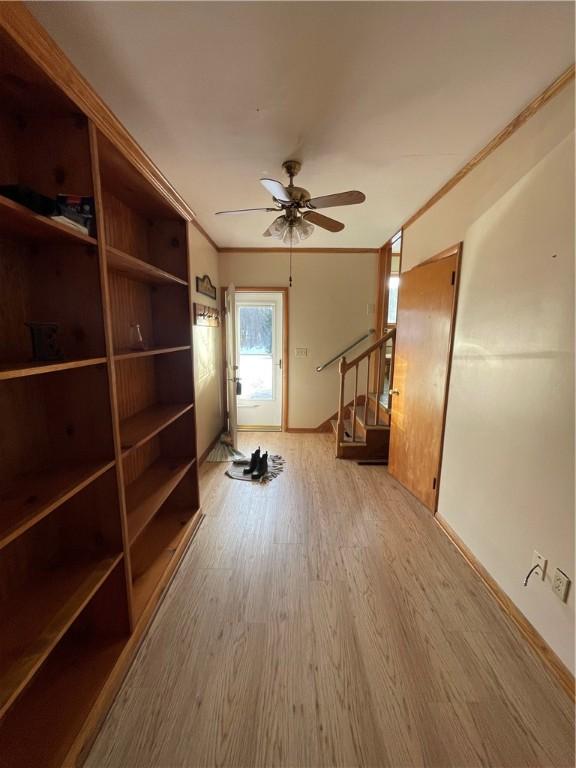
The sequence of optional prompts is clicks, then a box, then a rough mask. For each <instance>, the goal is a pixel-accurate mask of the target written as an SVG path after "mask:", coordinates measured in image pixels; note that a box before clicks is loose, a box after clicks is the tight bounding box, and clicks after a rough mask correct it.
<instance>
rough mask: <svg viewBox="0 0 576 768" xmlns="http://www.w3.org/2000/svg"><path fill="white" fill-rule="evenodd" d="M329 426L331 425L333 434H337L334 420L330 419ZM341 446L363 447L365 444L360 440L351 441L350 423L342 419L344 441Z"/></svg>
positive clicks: (336, 425)
mask: <svg viewBox="0 0 576 768" xmlns="http://www.w3.org/2000/svg"><path fill="white" fill-rule="evenodd" d="M330 424H331V425H332V429H333V430H334V434H335V435H336V434H338V422H337V421H336V419H331V421H330ZM342 445H355V446H365V445H366V443H365V442H363V441H362V440H354V441H353V440H352V422H351V421H350V420H349V419H344V440H343V441H342Z"/></svg>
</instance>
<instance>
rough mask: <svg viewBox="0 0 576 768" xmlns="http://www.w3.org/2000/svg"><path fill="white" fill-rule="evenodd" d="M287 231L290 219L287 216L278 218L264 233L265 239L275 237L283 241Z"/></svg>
mask: <svg viewBox="0 0 576 768" xmlns="http://www.w3.org/2000/svg"><path fill="white" fill-rule="evenodd" d="M287 229H288V219H287V218H286V216H284V215H283V216H278V217H277V218H275V219H274V221H273V222H272V224H270V226H269V227H268V229H267V230H266V232H264V237H275V238H276V239H277V240H282V238H283V237H284V233H285V232H286V230H287Z"/></svg>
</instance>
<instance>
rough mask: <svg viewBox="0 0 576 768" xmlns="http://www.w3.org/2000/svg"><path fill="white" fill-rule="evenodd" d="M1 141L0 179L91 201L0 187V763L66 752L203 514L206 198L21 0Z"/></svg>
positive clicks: (2, 100)
mask: <svg viewBox="0 0 576 768" xmlns="http://www.w3.org/2000/svg"><path fill="white" fill-rule="evenodd" d="M14 83H17V87H15V86H14ZM0 142H1V143H2V152H1V153H0V185H1V186H3V187H5V188H6V189H8V188H14V187H16V186H18V187H29V188H31V189H32V190H34V191H35V192H39V193H41V194H42V195H44V196H47V197H50V198H54V197H55V196H56V195H57V194H58V193H64V194H72V193H74V194H81V195H86V196H92V197H93V198H94V201H95V231H94V232H91V233H90V234H89V235H88V234H86V233H84V232H81V231H79V230H77V229H75V228H73V227H71V226H68V225H67V224H66V223H65V222H54V221H52V220H51V219H50V218H49V217H47V216H42V215H40V214H38V213H34V212H33V211H31V210H29V209H28V208H26V207H25V206H24V205H22V204H20V203H19V202H15V201H14V200H13V199H11V198H9V197H5V196H3V195H2V192H1V191H0V303H1V304H2V306H3V308H4V309H5V311H4V312H3V313H1V316H0V423H2V434H1V435H0V449H1V450H2V461H0V622H1V624H2V637H1V641H0V764H1V765H2V768H38V767H39V766H42V768H62V766H79V765H81V764H82V762H83V760H84V758H85V756H86V754H87V751H88V749H89V747H90V745H91V742H92V740H93V738H94V736H95V734H96V732H97V729H98V727H99V725H100V723H101V722H102V720H103V718H104V716H105V714H106V711H107V709H108V707H109V706H110V704H111V701H112V699H113V696H114V695H115V693H116V691H117V689H118V686H119V685H120V683H121V681H122V678H123V676H124V674H125V673H126V671H127V669H128V666H129V663H130V661H131V659H132V657H133V655H134V653H135V651H136V650H137V648H138V645H139V642H140V640H141V639H142V637H143V635H144V632H145V631H146V628H147V626H148V625H149V622H150V620H151V618H152V617H153V615H154V612H155V610H156V608H157V607H158V605H159V603H160V600H161V598H162V596H163V594H164V592H165V590H166V588H167V586H168V584H169V582H170V579H171V577H172V575H173V574H174V571H175V569H176V567H177V566H178V563H179V562H180V561H181V558H182V556H183V554H184V552H185V550H186V547H187V546H188V544H189V543H190V541H191V538H192V536H193V534H194V531H195V530H196V528H197V526H198V524H199V522H200V521H201V517H202V516H201V513H200V511H199V508H200V499H199V490H198V462H197V449H196V409H195V396H194V376H193V350H192V320H191V312H190V309H191V287H190V283H191V278H190V270H189V251H188V230H187V227H188V222H189V221H190V218H191V215H192V213H191V211H190V210H189V208H188V207H187V206H186V203H185V202H184V201H183V200H182V199H181V198H180V197H179V196H178V195H177V193H176V192H175V191H174V189H173V188H172V187H171V186H170V184H169V183H168V182H167V181H166V180H165V179H164V177H163V176H162V175H161V173H160V172H159V171H158V169H157V168H156V167H155V166H154V165H153V163H152V162H151V161H150V159H149V158H148V157H147V156H146V155H145V154H144V153H143V152H142V150H141V149H140V148H139V147H138V145H137V144H136V143H135V142H134V141H133V139H132V138H131V137H130V136H129V134H128V133H127V132H126V130H125V129H124V128H123V127H122V126H121V125H120V124H119V123H118V121H117V120H116V119H115V118H114V116H113V115H112V114H111V113H110V112H109V110H108V109H107V108H106V107H105V106H104V105H103V103H102V102H101V101H100V100H99V98H98V97H97V95H96V94H95V93H94V92H93V91H92V89H91V88H90V86H88V84H87V83H86V82H85V81H84V80H83V79H82V78H81V76H80V75H79V74H78V73H77V72H76V70H75V69H74V67H73V66H72V65H71V64H70V62H68V60H67V59H66V57H65V56H64V54H63V53H62V52H61V51H60V50H59V49H58V48H57V46H56V45H55V44H54V43H53V41H51V40H50V38H49V37H48V36H47V34H46V32H45V31H44V30H43V29H42V27H40V25H39V24H38V22H36V21H35V19H34V17H33V16H32V15H31V14H30V12H29V11H28V10H27V9H26V7H25V5H24V4H23V3H0ZM36 320H38V321H43V322H48V321H51V322H52V321H54V322H56V323H57V324H58V328H59V334H60V339H61V343H62V349H63V355H62V357H61V358H59V359H58V360H57V361H56V362H51V363H49V364H46V363H42V362H38V361H34V360H31V345H30V337H29V334H28V330H27V329H26V324H27V323H28V322H30V321H36ZM136 324H137V325H138V326H139V327H140V330H141V333H142V336H143V340H142V342H141V343H140V342H139V341H138V339H137V338H135V336H134V333H133V329H134V326H135V325H136Z"/></svg>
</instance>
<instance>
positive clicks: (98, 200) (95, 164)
mask: <svg viewBox="0 0 576 768" xmlns="http://www.w3.org/2000/svg"><path fill="white" fill-rule="evenodd" d="M88 131H89V137H90V161H91V165H92V185H93V191H94V205H95V215H96V229H97V231H98V235H99V236H98V256H99V265H100V290H101V293H102V308H103V314H104V338H105V342H106V358H107V366H108V387H109V392H110V401H111V405H112V409H111V412H112V434H113V441H114V457H115V460H116V467H115V471H116V481H117V484H118V504H119V509H120V519H121V529H122V549H123V552H124V576H125V582H126V594H127V600H128V612H129V624H130V630H131V631H132V630H133V629H134V612H133V607H132V568H131V563H130V550H129V547H128V524H127V520H126V499H125V493H124V490H123V489H124V473H123V471H122V455H121V447H120V425H119V420H118V408H117V407H116V402H117V398H116V372H115V370H114V357H113V353H114V350H113V346H112V318H111V314H110V290H109V285H108V264H107V256H106V234H105V227H104V218H103V213H102V212H103V207H102V186H101V184H100V166H99V160H98V136H97V131H96V128H95V126H94V123H93V122H92V121H91V120H90V121H89V123H88Z"/></svg>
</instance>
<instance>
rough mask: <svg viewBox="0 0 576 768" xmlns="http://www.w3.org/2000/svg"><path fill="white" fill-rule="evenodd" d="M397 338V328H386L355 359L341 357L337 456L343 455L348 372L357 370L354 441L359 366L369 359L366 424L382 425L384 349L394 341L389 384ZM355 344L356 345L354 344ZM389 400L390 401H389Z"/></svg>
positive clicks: (354, 423)
mask: <svg viewBox="0 0 576 768" xmlns="http://www.w3.org/2000/svg"><path fill="white" fill-rule="evenodd" d="M395 340H396V328H390V329H387V330H386V333H384V334H383V335H382V336H381V337H380V338H379V339H377V340H376V341H375V342H374V343H373V344H371V345H370V346H369V347H367V349H365V350H364V351H363V352H361V353H360V354H359V355H357V356H356V357H355V358H354V359H353V360H350V361H349V362H348V361H347V360H346V357H345V356H344V354H342V356H341V357H340V365H339V371H340V397H339V401H338V421H337V424H336V456H337V457H340V456H342V455H343V454H342V442H343V440H344V411H345V409H346V406H345V403H344V396H345V385H346V374H347V372H348V371H349V370H351V369H352V368H354V370H355V377H354V399H353V400H352V434H351V438H352V442H354V441H355V439H356V411H357V404H358V372H359V366H360V363H361V362H362V361H363V360H367V365H366V389H365V396H364V398H365V399H364V425H365V426H374V427H375V426H380V394H381V392H380V390H381V388H382V387H381V384H382V350H383V349H384V348H385V346H386V344H387V342H388V341H392V354H391V357H390V365H389V370H388V381H389V384H390V385H391V384H392V377H393V373H394V351H395V349H394V348H395ZM353 346H355V345H353ZM373 354H376V355H377V367H376V368H375V370H374V371H373V374H375V376H374V378H375V393H376V403H375V407H374V411H375V413H374V424H372V425H370V424H369V421H370V417H369V400H370V372H371V370H370V363H371V356H372V355H373ZM386 359H387V358H386V354H384V365H386ZM388 402H389V401H388Z"/></svg>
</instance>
